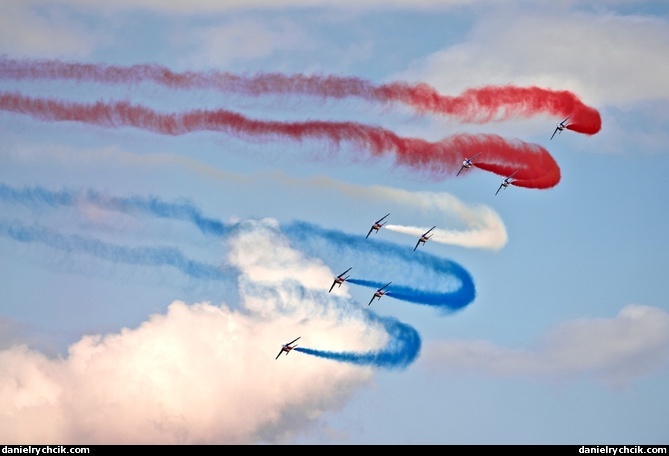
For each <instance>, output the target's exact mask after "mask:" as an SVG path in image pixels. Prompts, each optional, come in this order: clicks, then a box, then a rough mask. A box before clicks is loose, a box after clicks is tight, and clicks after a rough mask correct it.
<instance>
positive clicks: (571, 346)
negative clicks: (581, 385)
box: [420, 305, 669, 386]
mask: <svg viewBox="0 0 669 456" xmlns="http://www.w3.org/2000/svg"><path fill="white" fill-rule="evenodd" d="M668 362H669V313H667V312H666V311H665V310H663V309H660V308H657V307H650V306H643V305H628V306H626V307H624V308H623V309H622V310H621V311H620V312H619V313H618V315H617V316H616V317H615V318H612V319H605V318H592V319H585V318H583V319H578V320H574V321H570V322H567V323H564V324H563V325H561V326H559V327H557V328H555V329H554V330H553V331H551V332H550V333H549V334H547V335H546V337H545V338H544V339H543V340H542V342H541V343H540V344H538V345H537V346H536V347H534V348H533V349H516V348H508V347H500V346H497V345H495V344H493V343H491V342H487V341H482V340H471V341H464V340H457V341H455V340H454V341H433V342H429V343H427V344H426V345H425V347H424V350H423V356H422V358H421V361H420V365H421V366H423V367H425V368H427V369H429V370H432V371H435V372H440V373H443V372H448V373H454V372H463V371H464V372H467V371H469V372H477V373H480V374H483V375H493V376H509V377H512V376H513V377H532V378H536V379H544V380H550V381H567V380H575V379H577V378H580V377H590V378H594V379H595V380H597V381H599V382H602V383H605V384H608V385H612V386H624V385H626V384H628V383H630V382H632V381H634V380H637V379H639V378H642V377H644V376H647V375H649V374H651V373H653V371H655V370H657V369H661V368H663V366H666V365H667V363H668Z"/></svg>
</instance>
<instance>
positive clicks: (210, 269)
mask: <svg viewBox="0 0 669 456" xmlns="http://www.w3.org/2000/svg"><path fill="white" fill-rule="evenodd" d="M0 235H3V236H6V237H9V238H11V239H14V240H15V241H19V242H40V243H43V244H46V245H48V246H49V247H52V248H55V249H58V250H62V251H65V252H68V253H72V252H74V253H87V254H90V255H93V256H96V257H98V258H102V259H104V260H107V261H113V262H120V263H127V264H133V265H144V266H172V267H174V268H176V269H178V270H179V271H181V272H183V273H184V274H186V275H188V276H191V277H194V278H197V279H205V280H222V279H224V278H225V277H226V274H225V273H224V271H223V270H222V269H221V268H220V267H217V266H213V265H210V264H206V263H200V262H197V261H193V260H190V259H188V258H187V257H186V256H185V255H184V254H183V253H182V252H181V251H180V250H178V249H175V248H169V247H125V246H120V245H115V244H110V243H107V242H103V241H99V240H97V239H92V238H88V237H83V236H80V235H76V234H72V235H63V234H60V233H58V232H56V231H54V230H51V229H48V228H45V227H40V226H26V225H25V224H23V223H21V222H18V221H14V222H11V223H8V222H6V221H1V220H0Z"/></svg>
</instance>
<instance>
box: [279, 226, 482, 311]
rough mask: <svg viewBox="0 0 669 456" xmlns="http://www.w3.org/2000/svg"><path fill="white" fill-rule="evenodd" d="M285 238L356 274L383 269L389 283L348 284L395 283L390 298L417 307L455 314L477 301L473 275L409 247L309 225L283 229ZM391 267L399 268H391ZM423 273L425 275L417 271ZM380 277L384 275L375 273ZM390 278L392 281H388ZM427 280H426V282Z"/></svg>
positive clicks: (376, 284)
mask: <svg viewBox="0 0 669 456" xmlns="http://www.w3.org/2000/svg"><path fill="white" fill-rule="evenodd" d="M284 232H285V233H286V235H287V236H288V237H289V238H290V239H291V240H293V242H294V243H295V244H296V245H299V247H300V249H301V250H303V251H306V252H308V253H311V254H313V255H318V254H320V255H323V253H324V252H328V251H329V253H330V254H331V255H333V256H332V257H333V258H338V259H339V260H341V261H342V262H343V263H345V264H356V269H357V270H370V271H375V270H378V269H379V265H382V266H383V269H384V271H383V273H384V275H386V277H387V278H388V280H385V281H383V282H382V281H379V280H369V279H360V278H349V279H348V282H350V283H353V284H356V285H361V286H365V287H370V288H374V289H376V288H379V287H382V286H383V285H385V284H386V283H388V282H390V281H392V282H393V283H392V284H391V285H390V286H389V287H388V288H387V289H386V290H387V291H388V292H387V296H392V297H394V298H396V299H400V300H402V301H407V302H412V303H414V304H423V305H428V306H433V307H438V308H440V309H441V310H443V311H448V312H453V311H457V310H460V309H462V308H464V307H465V306H466V305H468V304H469V303H471V302H472V301H473V300H474V298H475V297H476V288H475V286H474V280H473V279H472V277H471V275H470V274H469V273H468V272H467V271H466V270H465V269H464V268H463V267H462V266H460V265H459V264H457V263H455V262H453V261H450V260H446V259H443V258H439V257H436V256H433V255H431V254H429V253H424V252H414V251H412V250H411V249H410V248H407V247H406V246H400V245H397V244H392V243H389V242H385V241H379V240H376V239H375V240H373V241H369V240H368V239H365V237H364V235H351V234H346V233H342V232H340V231H335V230H327V229H323V228H321V227H318V226H316V225H313V224H310V223H306V222H293V223H292V224H289V225H287V226H285V227H284ZM391 265H400V266H399V267H398V266H392V267H391ZM416 269H422V270H423V271H420V270H418V271H417V270H416ZM374 274H375V275H377V276H378V275H380V274H381V272H374ZM391 274H399V275H400V276H401V278H407V277H411V276H412V275H413V276H414V277H415V278H414V279H413V280H414V281H416V280H420V281H425V280H429V281H430V283H433V284H435V285H436V286H438V287H447V289H446V290H443V291H441V290H439V291H426V290H421V289H417V288H415V287H412V286H408V285H398V284H397V283H396V281H395V280H394V279H395V277H392V276H390V275H391ZM389 276H390V277H389ZM426 278H427V279H426Z"/></svg>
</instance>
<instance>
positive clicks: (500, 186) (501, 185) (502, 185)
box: [495, 184, 504, 195]
mask: <svg viewBox="0 0 669 456" xmlns="http://www.w3.org/2000/svg"><path fill="white" fill-rule="evenodd" d="M502 187H504V184H500V185H499V188H498V189H497V191H496V192H495V195H497V194H498V193H499V191H500V190H501V189H502Z"/></svg>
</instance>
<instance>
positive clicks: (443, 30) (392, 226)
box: [0, 0, 669, 444]
mask: <svg viewBox="0 0 669 456" xmlns="http://www.w3.org/2000/svg"><path fill="white" fill-rule="evenodd" d="M668 13H669V11H668V8H667V6H666V5H665V4H664V3H663V2H644V1H625V0H619V1H614V0H610V1H596V2H595V1H592V2H590V1H581V2H568V1H567V2H549V1H538V2H523V1H512V0H509V1H505V2H497V1H484V0H480V1H477V0H471V1H464V0H462V1H455V0H453V1H429V0H423V1H420V0H419V1H413V0H412V1H403V0H397V1H394V2H380V1H374V0H359V1H356V2H346V1H344V2H328V1H315V0H314V1H307V0H302V1H300V0H294V1H290V0H285V1H278V2H277V1H274V2H266V1H264V0H256V1H251V2H249V1H245V2H237V1H229V2H218V1H208V0H194V1H190V2H176V1H171V0H169V1H160V2H158V1H153V0H139V1H138V0H134V1H132V2H130V1H118V2H113V4H110V3H109V2H98V1H94V2H91V1H85V2H84V1H81V0H57V1H49V2H46V1H39V0H29V1H20V0H9V1H5V2H3V3H2V5H0V98H1V100H0V101H2V103H0V107H1V108H2V109H0V133H1V135H0V138H1V139H0V142H1V143H0V144H1V145H2V147H1V148H0V164H1V166H0V207H2V216H1V218H0V252H1V254H0V277H3V280H2V285H3V287H2V288H3V291H4V293H3V298H2V299H1V300H0V365H1V366H2V369H0V371H1V372H0V398H1V399H0V402H1V403H3V404H6V406H4V407H2V410H1V411H0V440H2V441H3V442H5V443H17V444H39V443H50V444H53V443H63V444H67V443H69V444H107V443H164V444H172V443H188V444H190V443H192V444H239V443H241V444H275V443H280V444H666V443H667V442H668V441H669V431H668V430H667V426H666V423H667V422H668V421H669V412H668V410H669V402H668V401H669V394H667V393H668V392H669V391H668V388H667V385H669V381H668V380H669V304H668V303H667V292H666V283H665V282H666V281H665V275H666V271H669V255H668V253H669V252H668V250H667V247H666V226H667V222H668V217H669V198H668V197H667V196H666V192H664V191H663V189H664V187H665V185H666V174H667V170H669V156H668V154H667V152H666V151H667V145H668V144H669V134H667V131H666V125H667V123H668V121H669V114H667V113H668V112H669V110H667V107H668V105H669V102H668V100H669V82H668V81H669V77H668V76H669V61H667V59H666V49H667V48H669V27H667V21H668V19H669V17H668ZM39 62H50V64H51V65H58V64H61V63H72V64H76V65H88V64H90V65H93V66H94V67H97V68H102V67H107V66H116V67H118V68H119V69H121V70H124V69H126V70H127V69H128V68H129V67H131V66H132V65H155V66H160V67H161V68H163V67H164V68H166V69H169V70H171V71H173V72H176V73H182V72H192V73H193V74H196V75H208V74H211V72H218V73H227V74H230V75H236V76H239V77H253V76H254V75H257V74H259V73H263V74H273V73H279V74H282V75H286V76H296V75H303V76H314V75H317V76H321V77H323V78H328V77H330V78H335V79H336V78H355V79H356V80H360V81H366V82H367V83H369V84H371V85H375V86H378V85H381V84H387V83H394V82H403V83H407V84H419V83H424V84H428V85H429V86H431V87H433V88H434V89H435V90H437V91H438V92H439V93H440V94H442V95H444V96H457V95H459V94H460V93H462V92H463V91H465V90H467V89H471V88H481V87H484V86H496V87H503V86H508V85H514V86H518V87H540V88H543V89H548V90H550V91H569V92H571V93H573V94H575V95H576V97H578V99H579V100H581V101H582V103H583V104H585V105H586V106H589V107H591V108H594V109H595V110H596V111H597V112H598V113H599V114H600V116H601V130H599V131H597V132H596V133H595V134H581V133H578V132H575V131H572V130H565V131H563V132H562V133H560V134H559V135H556V136H555V138H553V139H552V140H550V135H551V134H552V133H553V130H554V129H555V125H556V122H557V121H559V120H561V118H562V117H561V116H560V115H557V114H555V113H551V112H545V111H541V112H536V113H534V114H533V115H527V116H517V115H511V116H509V117H505V118H498V119H495V120H493V121H489V122H479V123H468V122H464V121H462V119H458V118H456V117H453V116H446V115H440V114H435V113H423V112H419V111H416V110H414V109H412V108H411V106H409V105H405V104H401V103H381V102H378V101H374V100H371V99H366V98H364V97H346V98H333V97H322V96H314V95H309V94H299V93H298V94H296V93H284V94H281V93H270V94H261V95H257V96H256V95H253V94H249V93H246V92H244V91H242V90H239V89H237V90H236V89H234V88H233V89H227V90H216V89H214V88H197V89H192V88H191V89H186V88H178V87H167V86H163V85H160V84H157V83H155V82H153V81H150V80H145V79H141V78H135V79H133V80H132V81H126V82H118V83H111V82H109V81H107V82H99V81H95V80H92V79H91V78H80V79H72V78H66V77H52V78H41V77H37V75H36V73H33V76H32V77H26V78H16V77H14V76H12V74H11V69H12V68H16V66H17V65H19V64H23V65H27V66H29V67H30V66H32V67H33V68H34V67H35V66H36V65H37V63H39ZM88 74H90V73H88ZM17 94H18V95H20V96H21V97H27V98H29V99H31V100H43V99H49V100H55V101H57V102H59V103H65V105H64V106H66V105H67V103H80V104H86V105H87V104H93V103H96V102H100V103H101V106H108V105H110V104H113V103H129V104H131V105H137V106H142V107H145V108H147V109H150V110H151V111H154V112H157V113H166V114H170V113H184V112H199V111H198V110H225V111H230V112H233V113H238V114H241V115H243V116H246V117H248V118H250V119H255V120H260V121H263V122H268V121H275V122H280V123H281V122H284V123H285V122H298V123H299V122H308V121H319V122H324V123H326V124H327V125H334V123H336V122H351V123H354V124H355V125H362V126H364V127H363V128H380V129H383V131H387V132H392V133H394V134H395V135H398V136H400V137H410V138H419V139H422V140H425V141H430V142H436V141H439V140H442V139H444V138H449V137H452V136H453V135H457V134H468V135H472V136H473V137H482V136H484V135H499V136H500V137H502V138H504V139H505V140H506V141H508V142H510V143H514V144H517V143H518V142H523V143H527V144H531V145H534V146H533V147H538V148H541V149H543V150H546V151H547V152H548V153H549V154H550V156H551V157H552V159H553V160H554V161H555V162H556V163H557V165H558V166H559V171H560V179H559V182H558V183H557V185H554V186H551V187H549V188H526V187H522V186H517V185H510V186H509V187H508V188H506V189H503V190H501V191H500V192H499V194H497V195H495V191H496V190H497V189H498V187H499V184H500V182H501V179H502V178H503V177H504V176H500V175H497V174H496V173H493V172H490V171H486V170H484V169H481V168H477V167H473V168H472V169H470V170H467V171H465V172H463V173H461V174H460V175H459V176H457V177H456V176H455V174H456V173H457V171H458V169H459V164H460V163H461V161H462V160H463V159H464V158H465V155H464V154H462V153H460V151H459V150H452V151H451V150H449V151H447V154H448V159H447V162H448V164H447V166H445V167H443V168H441V169H439V170H437V171H429V170H426V169H425V168H421V167H420V166H403V165H398V164H397V162H396V161H395V160H394V156H393V155H392V154H387V153H386V152H385V151H384V152H383V153H381V154H380V155H379V156H376V157H371V156H370V152H369V150H368V149H367V148H365V147H364V146H363V145H361V143H360V142H350V141H347V139H349V138H343V141H342V142H340V143H336V142H334V141H332V140H331V137H328V136H325V137H321V138H314V137H307V138H302V139H301V140H295V139H294V138H292V137H290V136H286V135H284V136H281V135H274V136H261V135H243V134H235V133H234V132H233V133H231V132H229V131H216V130H205V131H192V132H187V133H184V134H178V135H169V134H161V133H158V132H156V131H151V130H150V129H146V128H137V127H134V126H132V125H120V124H119V123H118V117H113V118H106V119H105V122H107V125H100V124H99V123H96V122H90V121H62V120H55V119H53V118H45V117H44V114H45V113H44V111H42V112H41V113H40V112H32V113H31V111H28V110H27V108H26V105H25V104H24V105H23V106H22V108H20V109H10V108H9V107H8V106H9V102H8V101H7V96H8V95H12V96H13V95H17ZM3 96H4V97H5V98H2V97H3ZM58 109H60V108H57V109H56V110H58ZM76 109H79V108H75V110H76ZM50 112H52V111H50ZM521 161H522V160H521ZM387 213H389V214H390V215H389V217H388V219H387V222H388V224H387V225H386V226H385V227H383V228H382V229H380V230H379V231H378V232H376V233H372V234H371V235H370V236H369V238H368V239H365V235H366V234H367V232H368V230H369V228H370V226H371V224H372V223H373V222H374V221H375V220H377V219H378V218H380V217H382V216H383V215H385V214H387ZM435 225H436V227H437V228H436V230H435V234H434V237H433V238H431V239H430V240H429V241H428V242H426V243H425V244H424V245H420V246H419V247H418V248H417V249H416V251H414V250H413V248H414V246H415V245H416V242H417V239H418V237H419V236H420V233H422V232H424V231H426V230H427V229H429V228H430V227H432V226H435ZM347 268H351V271H350V274H351V280H350V281H347V282H344V284H342V286H341V287H336V286H335V288H334V289H333V290H332V292H331V293H328V289H329V288H330V285H331V284H332V281H333V278H334V277H335V276H336V275H337V274H339V273H341V272H343V271H344V270H346V269H347ZM388 282H392V283H391V286H390V287H389V289H388V294H387V295H385V296H383V297H381V299H379V300H374V301H373V302H372V303H371V304H370V305H368V302H369V300H370V298H371V297H372V295H373V293H374V290H375V288H377V287H380V286H382V285H384V284H386V283H388ZM298 336H300V339H299V341H298V349H297V350H294V351H292V352H290V354H288V355H282V356H280V357H279V359H278V360H275V359H274V358H275V356H276V354H277V352H278V351H279V350H280V348H281V344H283V343H285V342H287V341H290V340H293V339H294V338H296V337H298ZM37 422H38V423H39V425H37V426H36V425H35V424H36V423H37Z"/></svg>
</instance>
